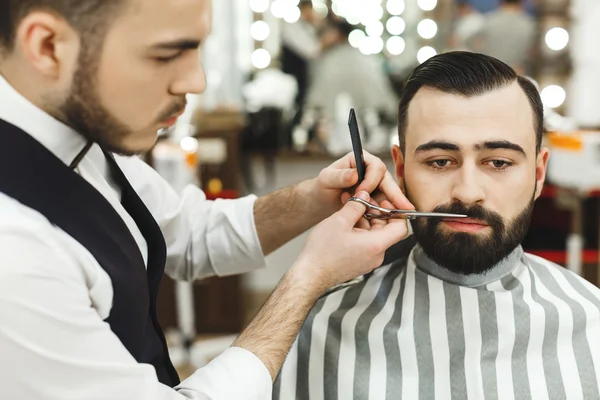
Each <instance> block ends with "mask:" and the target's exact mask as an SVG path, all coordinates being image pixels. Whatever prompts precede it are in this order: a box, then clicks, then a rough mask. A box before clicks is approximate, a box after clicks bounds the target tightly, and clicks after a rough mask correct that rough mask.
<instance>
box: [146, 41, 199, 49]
mask: <svg viewBox="0 0 600 400" xmlns="http://www.w3.org/2000/svg"><path fill="white" fill-rule="evenodd" d="M201 44H202V41H201V40H196V39H179V40H173V41H169V42H161V43H156V44H155V45H153V46H152V47H153V48H154V49H157V50H193V49H197V48H198V47H200V45H201Z"/></svg>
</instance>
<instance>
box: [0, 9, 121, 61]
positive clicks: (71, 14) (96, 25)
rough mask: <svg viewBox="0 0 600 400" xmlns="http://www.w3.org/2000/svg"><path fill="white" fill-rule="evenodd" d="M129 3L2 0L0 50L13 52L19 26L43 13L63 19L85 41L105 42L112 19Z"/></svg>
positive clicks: (0, 10)
mask: <svg viewBox="0 0 600 400" xmlns="http://www.w3.org/2000/svg"><path fill="white" fill-rule="evenodd" d="M126 2H127V0H0V50H3V51H5V52H6V51H7V52H10V51H12V50H13V47H14V41H15V37H16V31H17V27H18V26H19V23H20V22H21V21H22V20H23V18H25V17H26V16H27V15H28V14H29V13H31V12H33V11H36V10H44V11H49V12H51V13H54V14H56V15H58V16H60V17H62V18H64V19H65V20H66V21H67V22H68V23H69V24H71V26H72V27H73V28H74V29H76V30H77V32H78V33H79V34H80V35H81V37H82V39H103V38H104V35H105V33H106V27H107V26H108V24H109V21H110V20H111V18H110V17H111V16H112V15H113V13H114V12H116V11H117V9H118V7H121V6H123V4H125V3H126Z"/></svg>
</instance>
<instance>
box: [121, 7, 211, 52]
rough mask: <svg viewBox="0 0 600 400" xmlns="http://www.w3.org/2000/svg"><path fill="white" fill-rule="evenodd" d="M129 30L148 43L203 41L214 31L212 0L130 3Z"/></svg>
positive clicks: (127, 27) (126, 13) (122, 21)
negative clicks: (179, 40) (182, 40)
mask: <svg viewBox="0 0 600 400" xmlns="http://www.w3.org/2000/svg"><path fill="white" fill-rule="evenodd" d="M129 1H130V7H129V9H128V11H126V12H125V14H124V15H123V18H122V20H121V21H120V22H121V23H122V24H124V25H126V29H127V30H128V31H130V32H132V34H134V35H136V36H137V37H139V38H140V39H142V40H144V39H145V40H144V41H145V42H155V41H169V40H178V39H181V38H183V37H185V38H186V39H197V40H204V39H205V38H206V37H207V36H208V35H209V34H210V31H211V28H212V6H211V1H210V0H129Z"/></svg>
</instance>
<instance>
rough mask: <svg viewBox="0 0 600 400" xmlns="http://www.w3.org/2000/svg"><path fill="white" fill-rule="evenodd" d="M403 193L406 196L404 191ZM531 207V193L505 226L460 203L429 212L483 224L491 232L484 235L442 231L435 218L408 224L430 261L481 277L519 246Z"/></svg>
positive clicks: (490, 214)
mask: <svg viewBox="0 0 600 400" xmlns="http://www.w3.org/2000/svg"><path fill="white" fill-rule="evenodd" d="M406 193H407V196H408V191H407V192H406ZM409 200H410V197H409ZM534 203H535V189H534V195H533V196H532V197H531V200H530V201H529V204H527V206H526V207H525V209H523V210H522V211H521V212H520V213H519V214H518V215H517V216H516V217H515V218H514V219H513V220H512V221H511V222H510V224H509V225H506V224H505V223H504V220H503V219H502V216H500V214H498V213H496V212H493V211H490V210H488V209H486V208H485V207H483V206H481V205H479V204H475V205H471V206H466V205H465V204H464V203H462V202H453V203H451V204H444V205H440V206H438V207H436V208H435V209H434V210H433V211H434V212H442V213H453V214H466V215H468V216H469V218H473V219H478V220H481V221H484V222H485V223H487V224H488V225H489V228H490V230H491V232H490V233H488V234H484V235H483V234H471V233H466V232H451V231H450V230H449V229H443V228H442V227H441V226H440V224H441V223H442V221H443V220H442V219H439V218H427V219H426V218H417V219H415V220H411V221H410V223H411V225H412V228H413V231H414V235H415V237H416V238H417V242H418V243H419V245H420V246H421V248H422V249H423V251H424V252H425V254H426V255H427V256H428V257H429V258H430V259H431V260H433V261H434V262H436V263H437V264H439V265H440V266H442V267H444V268H446V269H448V270H449V271H451V272H454V273H458V274H463V275H470V274H483V273H485V272H487V271H489V270H490V269H492V268H493V267H494V266H495V265H497V264H498V263H499V262H500V261H502V260H503V259H504V258H506V257H507V256H508V255H509V254H510V253H511V252H512V251H513V250H514V249H515V248H517V247H518V246H519V245H520V244H521V243H522V242H523V240H524V239H525V236H526V235H527V231H528V229H529V224H530V222H531V215H532V213H533V206H534Z"/></svg>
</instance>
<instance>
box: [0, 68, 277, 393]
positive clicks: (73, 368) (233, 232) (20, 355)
mask: <svg viewBox="0 0 600 400" xmlns="http://www.w3.org/2000/svg"><path fill="white" fill-rule="evenodd" d="M0 119H3V120H5V121H7V122H9V123H11V124H13V125H15V126H17V127H19V128H21V129H22V130H24V131H25V132H27V133H28V134H30V135H31V136H32V137H34V138H35V139H36V140H38V141H39V142H40V143H41V144H43V145H44V146H45V147H46V148H47V149H48V150H50V151H51V152H52V153H54V154H55V155H56V156H57V157H58V158H60V159H61V160H62V161H64V162H65V163H66V164H70V163H71V162H72V161H73V159H74V158H75V156H76V155H77V154H78V153H79V152H80V151H81V150H82V149H83V146H84V144H85V139H84V138H83V137H82V136H80V135H79V134H77V133H76V132H74V131H73V130H72V129H70V128H69V127H67V126H66V125H64V124H62V123H61V122H59V121H57V120H56V119H54V118H53V117H51V116H50V115H48V114H47V113H45V112H43V111H42V110H41V109H39V108H37V107H36V106H34V105H33V104H32V103H30V102H29V101H28V100H26V99H25V98H24V97H23V96H21V95H20V94H19V93H18V92H17V91H16V90H14V88H13V87H12V86H11V85H10V84H9V83H8V82H7V81H6V80H5V79H4V78H3V77H2V76H0ZM117 162H118V164H119V166H120V167H121V169H122V170H123V172H124V173H125V175H126V176H127V177H128V179H129V181H130V182H131V185H132V186H133V187H134V188H135V189H136V191H137V192H138V194H139V196H140V197H141V198H142V200H143V201H144V203H145V204H146V206H147V207H148V209H149V210H150V211H151V213H152V214H153V215H154V218H155V219H156V220H157V222H158V224H159V225H160V227H161V229H162V232H163V234H164V237H165V241H166V244H167V251H168V258H167V266H166V272H167V273H168V274H169V275H170V276H171V277H173V278H176V279H186V280H193V279H199V278H204V277H208V276H213V275H219V276H223V275H231V274H239V273H243V272H248V271H253V270H256V269H258V268H261V267H263V266H265V258H264V255H263V254H262V250H261V246H260V243H259V240H258V236H257V234H256V229H255V225H254V214H253V208H254V201H255V197H254V196H249V197H245V198H241V199H237V200H218V201H208V200H206V197H205V195H204V193H203V192H202V191H201V190H200V189H199V188H197V187H188V188H187V189H186V190H185V191H184V192H183V194H182V195H181V196H178V195H177V194H176V193H175V191H174V190H173V189H172V188H171V187H170V186H169V184H168V183H167V182H166V181H164V180H163V179H162V178H161V177H160V176H159V175H158V174H157V173H156V172H155V171H154V170H153V169H152V168H150V167H149V166H148V165H147V164H145V163H144V162H143V161H142V160H140V159H139V158H137V157H131V158H126V157H117ZM77 172H78V173H79V174H80V175H81V176H82V177H83V178H85V179H86V180H87V181H88V182H89V183H90V184H91V185H92V186H94V187H95V188H96V189H97V190H98V191H99V192H100V193H101V194H102V195H103V196H105V197H106V199H107V200H108V201H109V202H110V204H111V205H112V206H113V207H114V208H115V210H116V211H117V212H118V213H119V215H120V216H121V217H122V218H123V220H124V221H125V223H126V224H127V226H128V227H129V229H130V230H131V234H132V235H133V237H134V238H135V240H136V242H137V243H138V245H139V247H140V250H141V253H142V255H143V256H144V261H145V262H146V263H147V258H148V254H147V253H148V252H147V245H146V242H145V240H144V237H143V236H142V234H141V232H140V231H139V229H138V227H137V226H136V224H135V222H134V221H133V219H132V218H131V217H130V216H129V215H128V214H127V212H126V211H125V209H124V208H123V206H122V205H121V203H120V193H119V189H118V188H117V187H116V185H115V184H114V182H112V180H111V179H110V178H109V177H108V176H109V174H108V171H107V165H106V161H105V158H104V155H103V153H102V151H101V150H100V148H99V147H98V146H97V145H94V146H93V147H92V148H91V150H90V151H89V153H88V154H87V155H86V156H85V157H84V158H83V159H82V160H81V162H80V164H79V166H78V168H77ZM0 173H3V174H6V173H10V171H0ZM23 184H27V182H23ZM43 195H44V194H43V193H40V196H43ZM90 212H94V210H90ZM112 300H113V291H112V285H111V281H110V278H109V276H108V274H107V273H106V272H105V271H104V270H103V269H102V267H101V266H100V265H99V264H98V262H97V261H96V260H95V259H94V258H93V256H92V255H91V253H90V252H89V251H88V250H87V249H86V248H85V247H83V246H82V245H81V244H79V242H77V241H76V240H75V239H74V238H72V237H70V236H69V235H67V234H66V233H65V232H64V231H62V230H61V229H59V228H57V227H55V226H53V225H52V224H51V223H50V222H49V221H48V220H47V219H46V218H45V217H44V216H43V215H42V214H40V213H38V212H37V211H35V210H33V209H30V208H28V207H25V206H24V205H22V204H20V203H18V202H17V201H15V200H14V199H12V198H10V197H8V196H6V195H4V194H2V193H0V399H14V400H29V399H41V398H43V399H47V400H71V399H72V400H92V399H110V400H121V399H123V400H125V399H127V400H131V399H144V400H159V399H160V400H167V399H168V400H175V399H214V400H217V399H227V400H231V399H257V400H258V399H270V397H271V387H272V381H271V377H270V374H269V372H268V370H267V368H266V367H265V366H264V364H263V363H262V362H261V361H260V359H258V357H256V356H255V355H254V354H252V353H251V352H249V351H247V350H244V349H241V348H230V349H228V350H227V351H225V352H224V353H223V354H222V355H220V356H219V357H217V358H216V359H215V360H213V361H212V362H211V363H210V364H209V365H207V366H206V367H204V368H201V369H199V370H198V371H196V373H194V374H193V375H192V376H191V377H190V378H188V379H186V380H185V381H184V382H182V383H181V384H180V385H179V386H178V387H177V388H175V389H172V388H169V387H167V386H165V385H163V384H161V383H160V382H159V381H158V379H157V377H156V373H155V371H154V368H153V367H152V366H150V365H147V364H138V363H137V362H136V361H135V359H134V358H133V357H132V356H131V354H130V353H129V352H128V351H127V350H126V349H125V347H124V346H123V345H122V344H121V342H120V341H119V339H118V338H117V336H116V335H115V334H114V333H113V332H112V331H111V329H110V327H109V325H108V324H107V323H105V322H104V319H106V318H107V317H108V316H109V314H110V310H111V306H112Z"/></svg>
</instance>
